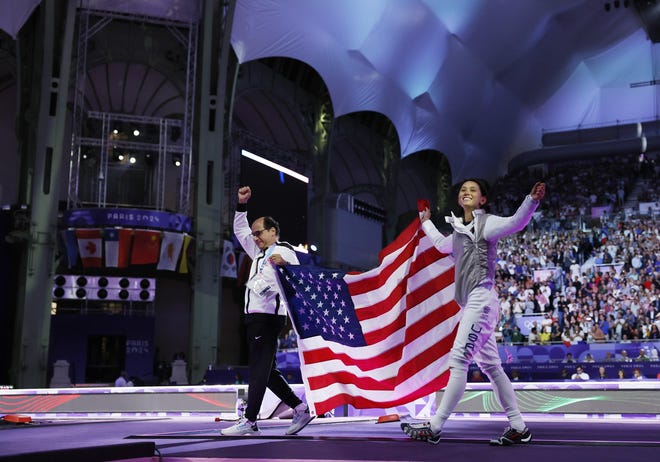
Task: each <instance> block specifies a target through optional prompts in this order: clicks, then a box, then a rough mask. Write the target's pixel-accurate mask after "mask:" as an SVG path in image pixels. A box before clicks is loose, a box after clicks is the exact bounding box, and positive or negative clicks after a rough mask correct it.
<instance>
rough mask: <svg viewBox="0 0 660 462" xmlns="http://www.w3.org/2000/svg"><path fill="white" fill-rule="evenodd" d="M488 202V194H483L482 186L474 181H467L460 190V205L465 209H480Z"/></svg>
mask: <svg viewBox="0 0 660 462" xmlns="http://www.w3.org/2000/svg"><path fill="white" fill-rule="evenodd" d="M485 203H486V196H484V195H482V194H481V188H480V187H479V185H478V184H477V183H476V182H474V181H466V182H465V183H463V184H462V185H461V189H460V190H459V191H458V205H460V206H461V207H462V208H464V209H471V210H474V209H478V208H481V207H482V206H483V205H484V204H485Z"/></svg>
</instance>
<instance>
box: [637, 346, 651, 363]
mask: <svg viewBox="0 0 660 462" xmlns="http://www.w3.org/2000/svg"><path fill="white" fill-rule="evenodd" d="M635 361H651V358H649V357H648V356H646V350H645V349H644V348H641V349H640V350H639V356H637V358H635Z"/></svg>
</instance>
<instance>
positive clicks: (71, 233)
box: [60, 229, 78, 268]
mask: <svg viewBox="0 0 660 462" xmlns="http://www.w3.org/2000/svg"><path fill="white" fill-rule="evenodd" d="M60 235H61V236H62V241H63V242H64V249H65V251H66V260H67V266H68V267H69V268H73V267H74V266H76V264H77V263H78V239H77V238H76V230H75V229H65V230H63V231H62V232H61V234H60Z"/></svg>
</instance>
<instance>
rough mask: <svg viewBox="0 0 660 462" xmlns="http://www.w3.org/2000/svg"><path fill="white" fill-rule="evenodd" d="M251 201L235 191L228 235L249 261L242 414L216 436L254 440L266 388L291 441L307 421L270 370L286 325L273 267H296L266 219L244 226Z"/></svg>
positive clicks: (247, 192) (302, 407)
mask: <svg viewBox="0 0 660 462" xmlns="http://www.w3.org/2000/svg"><path fill="white" fill-rule="evenodd" d="M251 195H252V191H251V189H250V187H249V186H243V187H241V188H239V190H238V206H237V210H236V213H235V215H234V234H235V235H236V238H237V239H238V241H239V242H240V243H241V246H242V247H243V249H244V250H245V252H246V253H247V255H248V256H249V257H250V258H251V259H252V265H251V267H250V277H249V279H248V281H247V283H246V285H247V289H246V291H245V308H244V309H245V325H246V334H247V338H248V349H249V364H248V372H249V377H248V399H247V408H246V410H245V415H244V416H243V417H242V418H241V419H240V420H239V422H238V423H237V424H235V425H232V426H231V427H229V428H225V429H223V430H222V431H221V433H222V434H223V435H226V436H237V435H258V434H259V433H260V432H259V429H258V427H257V415H258V414H259V409H260V408H261V403H262V402H263V399H264V394H265V393H266V388H269V389H270V390H271V391H272V392H273V393H274V394H275V395H276V396H277V397H278V398H279V399H281V400H282V402H283V403H285V404H286V405H288V406H290V407H291V408H292V409H293V420H292V422H291V425H290V426H289V428H287V430H286V434H287V435H295V434H296V433H298V432H299V431H300V430H302V429H303V428H304V427H305V426H306V425H307V424H308V423H309V422H310V421H311V420H312V419H313V416H312V415H311V414H310V412H309V407H308V406H307V404H305V403H303V402H302V401H301V400H300V398H298V397H297V396H296V394H295V393H294V392H293V390H292V389H291V387H290V386H289V384H288V383H287V382H286V380H285V379H284V377H283V376H282V374H281V372H280V371H279V370H277V368H276V358H275V356H276V353H277V345H278V338H279V334H280V332H281V331H282V329H283V328H284V326H285V324H286V319H287V318H286V317H287V302H286V298H285V297H284V295H283V294H282V293H281V292H280V287H279V284H278V281H277V269H276V267H277V266H283V265H289V264H292V265H297V264H299V261H298V258H297V256H296V252H295V251H294V250H293V247H291V245H290V244H288V243H286V242H279V241H278V239H279V236H280V225H279V223H278V222H277V221H275V220H274V219H273V218H272V217H261V218H257V219H256V220H254V222H253V223H252V226H250V225H249V224H248V220H247V202H248V200H249V199H250V197H251Z"/></svg>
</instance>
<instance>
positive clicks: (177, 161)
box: [172, 156, 181, 167]
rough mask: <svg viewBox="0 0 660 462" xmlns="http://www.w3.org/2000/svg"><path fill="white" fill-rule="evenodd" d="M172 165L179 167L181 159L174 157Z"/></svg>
mask: <svg viewBox="0 0 660 462" xmlns="http://www.w3.org/2000/svg"><path fill="white" fill-rule="evenodd" d="M172 163H173V164H174V166H175V167H181V158H180V157H178V156H176V157H174V159H173V160H172Z"/></svg>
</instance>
